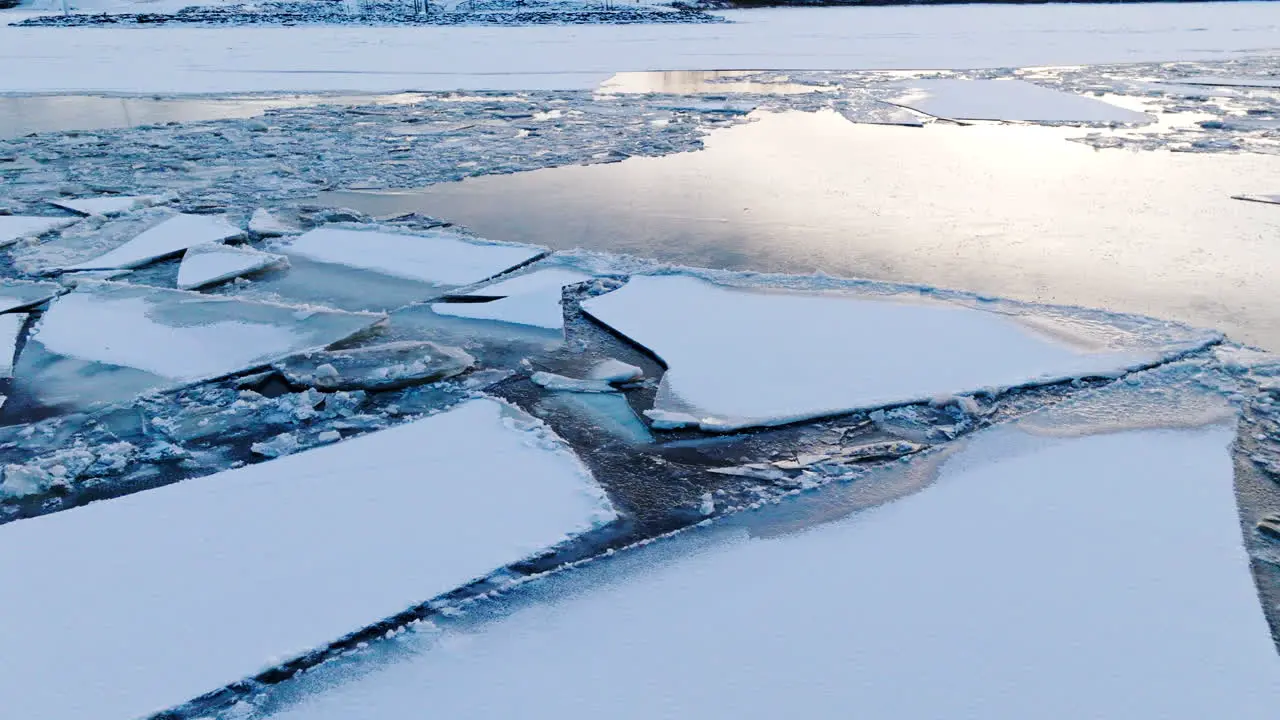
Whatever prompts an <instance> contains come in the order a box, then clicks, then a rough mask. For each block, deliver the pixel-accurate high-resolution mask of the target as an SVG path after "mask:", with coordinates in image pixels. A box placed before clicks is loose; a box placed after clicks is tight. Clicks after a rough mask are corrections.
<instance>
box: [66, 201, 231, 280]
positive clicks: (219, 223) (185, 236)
mask: <svg viewBox="0 0 1280 720" xmlns="http://www.w3.org/2000/svg"><path fill="white" fill-rule="evenodd" d="M242 233H243V231H242V230H241V229H240V228H238V227H236V226H235V225H232V224H231V223H229V222H227V221H226V219H225V218H223V217H222V216H220V215H185V214H180V215H174V216H173V217H171V218H168V219H167V220H164V221H163V222H161V223H160V224H159V225H156V226H155V227H152V228H150V229H148V230H145V231H144V232H143V233H142V234H140V235H138V236H137V237H135V238H133V239H132V240H128V241H126V242H125V243H124V244H123V245H120V246H119V247H116V248H115V249H113V250H111V251H110V252H108V253H106V254H104V255H101V256H99V257H96V258H94V259H92V260H86V261H84V262H82V263H78V264H76V265H70V266H67V267H65V268H63V269H64V270H115V269H123V268H133V267H138V266H140V265H146V264H147V263H149V262H152V261H153V260H158V259H160V258H163V257H166V256H169V255H176V254H178V253H180V252H182V251H183V250H186V249H187V248H190V247H193V246H195V245H203V244H205V243H220V242H222V241H223V240H226V239H227V238H233V237H236V236H237V235H240V234H242Z"/></svg>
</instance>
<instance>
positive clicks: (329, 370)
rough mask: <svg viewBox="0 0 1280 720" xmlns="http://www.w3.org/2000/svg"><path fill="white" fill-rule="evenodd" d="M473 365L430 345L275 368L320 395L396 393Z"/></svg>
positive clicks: (315, 357)
mask: <svg viewBox="0 0 1280 720" xmlns="http://www.w3.org/2000/svg"><path fill="white" fill-rule="evenodd" d="M473 364H475V358H473V357H471V355H469V354H468V353H466V352H464V351H462V350H460V349H458V348H455V347H448V346H445V345H437V344H436V343H433V342H429V341H421V342H414V341H408V342H393V343H385V344H382V345H370V346H367V347H361V348H354V349H350V350H316V351H312V352H307V353H302V354H300V355H295V356H293V357H290V358H286V359H285V360H282V361H280V362H278V363H276V364H275V368H276V370H278V371H279V372H280V373H281V374H282V375H284V377H285V379H286V380H288V381H289V382H291V383H293V384H295V385H306V386H309V387H314V388H318V389H320V390H357V389H360V390H392V389H395V388H401V387H407V386H409V385H417V384H421V383H425V382H431V381H433V380H440V379H442V378H447V377H453V376H454V375H457V374H459V373H461V372H463V371H465V370H467V369H468V368H470V367H471V366H472V365H473Z"/></svg>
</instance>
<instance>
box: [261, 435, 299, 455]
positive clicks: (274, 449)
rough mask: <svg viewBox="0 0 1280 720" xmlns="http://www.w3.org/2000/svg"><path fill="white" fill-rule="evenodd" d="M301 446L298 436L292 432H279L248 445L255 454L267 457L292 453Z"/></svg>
mask: <svg viewBox="0 0 1280 720" xmlns="http://www.w3.org/2000/svg"><path fill="white" fill-rule="evenodd" d="M301 448H302V446H301V445H300V444H299V443H298V436H296V435H294V434H293V433H280V434H279V435H277V436H275V437H273V438H271V439H270V440H264V441H262V442H256V443H254V444H253V445H250V446H249V451H250V452H252V453H254V454H255V455H261V456H263V457H268V458H276V457H282V456H284V455H292V454H293V453H296V452H298V450H300V449H301Z"/></svg>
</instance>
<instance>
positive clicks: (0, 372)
mask: <svg viewBox="0 0 1280 720" xmlns="http://www.w3.org/2000/svg"><path fill="white" fill-rule="evenodd" d="M26 321H27V316H26V315H24V314H22V313H5V314H3V315H0V379H3V378H11V377H13V358H14V356H16V355H17V354H18V335H20V334H21V333H22V326H23V324H24V323H26Z"/></svg>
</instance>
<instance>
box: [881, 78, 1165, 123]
mask: <svg viewBox="0 0 1280 720" xmlns="http://www.w3.org/2000/svg"><path fill="white" fill-rule="evenodd" d="M901 87H902V88H903V89H904V92H903V93H902V94H900V95H896V96H894V97H893V98H892V101H893V102H895V103H897V104H899V105H906V106H908V107H910V108H912V109H915V110H919V111H920V112H923V113H928V114H930V115H933V116H935V117H943V118H951V119H956V120H1016V121H1023V122H1088V123H1141V124H1146V123H1150V122H1153V121H1154V120H1155V118H1153V117H1151V116H1150V115H1147V114H1145V113H1140V112H1134V111H1132V110H1126V109H1124V108H1122V107H1116V106H1115V105H1111V104H1110V103H1105V102H1103V101H1101V100H1097V99H1095V98H1091V97H1087V96H1084V95H1074V94H1071V93H1065V92H1061V91H1059V90H1053V89H1050V88H1046V87H1041V86H1039V85H1036V84H1034V83H1029V82H1025V81H1023V80H958V79H950V78H942V79H934V80H911V81H909V82H904V83H902V85H901Z"/></svg>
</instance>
